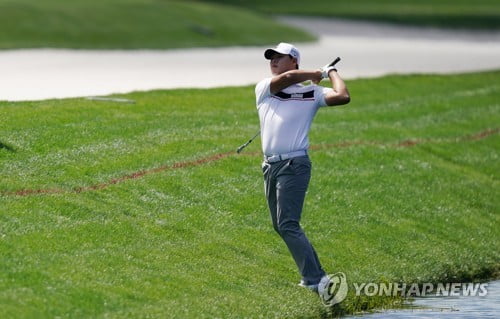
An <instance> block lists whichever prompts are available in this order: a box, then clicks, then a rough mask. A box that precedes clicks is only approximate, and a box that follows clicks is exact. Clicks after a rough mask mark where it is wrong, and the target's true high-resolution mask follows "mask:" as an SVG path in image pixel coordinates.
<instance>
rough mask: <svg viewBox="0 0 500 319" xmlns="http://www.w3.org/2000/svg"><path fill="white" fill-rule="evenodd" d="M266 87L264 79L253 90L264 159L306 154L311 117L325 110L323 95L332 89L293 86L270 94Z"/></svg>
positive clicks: (269, 80) (268, 82) (313, 86)
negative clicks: (302, 152)
mask: <svg viewBox="0 0 500 319" xmlns="http://www.w3.org/2000/svg"><path fill="white" fill-rule="evenodd" d="M270 85H271V78H266V79H264V80H262V81H260V82H259V83H257V85H256V86H255V97H256V103H257V111H258V113H259V119H260V136H261V141H262V151H263V152H264V155H267V156H272V155H277V154H285V153H290V152H295V151H301V150H307V149H308V148H309V129H310V127H311V123H312V120H313V118H314V115H316V112H317V111H318V109H319V108H320V107H322V106H326V102H325V94H326V93H327V92H329V91H331V90H332V89H331V88H325V87H322V86H319V85H314V84H313V85H302V84H294V85H291V86H289V87H287V88H286V89H283V90H282V91H280V92H278V93H276V94H271V91H270Z"/></svg>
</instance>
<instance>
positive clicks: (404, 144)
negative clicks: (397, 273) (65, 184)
mask: <svg viewBox="0 0 500 319" xmlns="http://www.w3.org/2000/svg"><path fill="white" fill-rule="evenodd" d="M498 132H500V128H494V129H488V130H485V131H481V132H478V133H475V134H472V135H466V136H462V137H458V138H450V139H407V140H403V141H400V142H398V143H383V142H377V141H345V142H340V143H335V144H321V145H313V146H311V149H312V150H320V149H328V148H346V147H352V146H357V145H365V146H384V147H413V146H416V145H420V144H425V143H450V142H455V143H458V142H463V141H477V140H481V139H484V138H487V137H489V136H491V135H494V134H497V133H498ZM260 154H261V153H260V152H251V153H244V155H246V156H257V155H260ZM231 155H235V152H225V153H219V154H214V155H211V156H207V157H203V158H199V159H196V160H192V161H184V162H176V163H173V164H170V165H163V166H160V167H156V168H152V169H147V170H142V171H138V172H135V173H132V174H128V175H124V176H121V177H117V178H114V179H112V180H110V181H108V182H106V183H100V184H95V185H91V186H82V187H76V188H73V189H70V190H68V189H62V188H47V189H21V190H17V191H10V192H6V191H0V194H1V195H4V196H29V195H50V194H69V193H83V192H88V191H96V190H101V189H105V188H107V187H109V186H111V185H116V184H119V183H123V182H125V181H128V180H134V179H138V178H141V177H144V176H146V175H150V174H154V173H160V172H163V171H167V170H174V169H181V168H187V167H195V166H200V165H204V164H207V163H211V162H216V161H219V160H221V159H224V158H226V157H229V156H231Z"/></svg>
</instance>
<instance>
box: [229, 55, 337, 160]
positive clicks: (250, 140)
mask: <svg viewBox="0 0 500 319" xmlns="http://www.w3.org/2000/svg"><path fill="white" fill-rule="evenodd" d="M339 61H340V57H337V58H336V59H335V60H333V62H332V63H330V64H328V66H334V65H335V64H337V63H338V62H339ZM259 134H260V130H259V131H258V132H257V133H256V134H255V135H254V136H253V137H252V138H251V139H249V140H248V142H246V143H245V144H243V145H241V146H240V147H238V149H237V150H236V153H238V154H239V153H241V151H243V149H244V148H245V147H247V146H248V144H250V143H252V142H253V140H254V139H256V138H257V136H259Z"/></svg>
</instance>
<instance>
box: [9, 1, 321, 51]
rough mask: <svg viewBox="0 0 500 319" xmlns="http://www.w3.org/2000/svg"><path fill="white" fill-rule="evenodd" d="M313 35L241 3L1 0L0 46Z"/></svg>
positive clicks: (154, 44)
mask: <svg viewBox="0 0 500 319" xmlns="http://www.w3.org/2000/svg"><path fill="white" fill-rule="evenodd" d="M282 38H283V39H285V40H288V41H292V40H294V41H300V40H302V41H304V40H311V39H313V38H312V36H310V35H308V34H307V33H305V32H303V31H300V30H297V29H293V28H290V27H287V26H284V25H281V24H278V23H276V22H274V21H272V20H271V19H268V18H266V17H265V16H262V15H259V14H257V13H255V12H253V11H249V10H245V9H242V8H231V7H227V6H223V5H217V4H209V3H199V2H193V1H174V0H71V1H62V0H43V1H38V0H0V49H12V48H36V47H62V48H93V49H165V48H184V47H200V46H210V47H213V46H229V45H256V44H265V43H275V42H276V41H278V40H281V39H282Z"/></svg>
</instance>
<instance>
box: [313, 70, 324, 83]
mask: <svg viewBox="0 0 500 319" xmlns="http://www.w3.org/2000/svg"><path fill="white" fill-rule="evenodd" d="M321 80H323V71H322V70H318V71H316V73H315V74H314V75H313V77H312V78H311V82H312V83H314V84H318V83H319V82H321Z"/></svg>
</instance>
